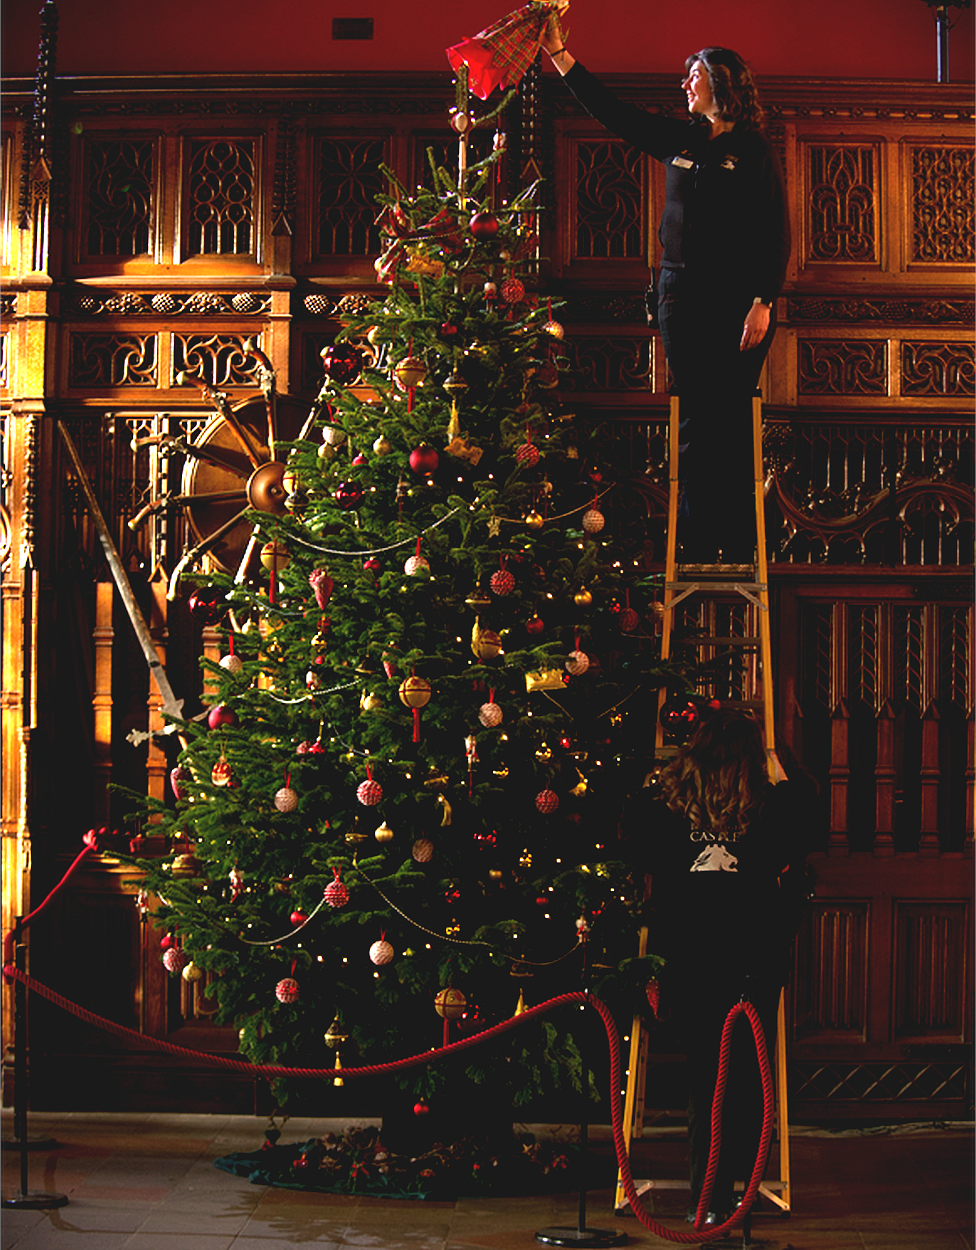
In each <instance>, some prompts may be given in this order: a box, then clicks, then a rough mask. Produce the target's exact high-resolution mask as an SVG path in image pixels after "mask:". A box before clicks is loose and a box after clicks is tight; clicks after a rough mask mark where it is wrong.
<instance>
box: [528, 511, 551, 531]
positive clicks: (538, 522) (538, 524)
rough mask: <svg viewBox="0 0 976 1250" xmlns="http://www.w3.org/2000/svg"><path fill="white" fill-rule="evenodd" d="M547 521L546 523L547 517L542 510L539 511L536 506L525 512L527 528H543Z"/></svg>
mask: <svg viewBox="0 0 976 1250" xmlns="http://www.w3.org/2000/svg"><path fill="white" fill-rule="evenodd" d="M545 523H546V518H545V517H544V516H543V515H542V513H541V512H538V511H537V510H536V509H535V508H532V509H530V510H529V511H528V512H527V513H526V514H525V528H526V529H530V530H541V529H542V527H543V525H545Z"/></svg>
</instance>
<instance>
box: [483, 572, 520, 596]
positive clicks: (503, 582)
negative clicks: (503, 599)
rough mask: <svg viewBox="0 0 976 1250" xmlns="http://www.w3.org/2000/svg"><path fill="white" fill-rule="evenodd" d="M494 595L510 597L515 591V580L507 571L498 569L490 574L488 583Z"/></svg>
mask: <svg viewBox="0 0 976 1250" xmlns="http://www.w3.org/2000/svg"><path fill="white" fill-rule="evenodd" d="M488 584H489V585H490V586H491V588H492V590H493V591H494V592H495V594H496V595H510V594H511V593H512V591H513V590H514V589H515V578H514V577H513V576H512V574H511V573H509V571H508V569H499V570H498V571H497V572H496V573H492V575H491V580H490V581H489V583H488Z"/></svg>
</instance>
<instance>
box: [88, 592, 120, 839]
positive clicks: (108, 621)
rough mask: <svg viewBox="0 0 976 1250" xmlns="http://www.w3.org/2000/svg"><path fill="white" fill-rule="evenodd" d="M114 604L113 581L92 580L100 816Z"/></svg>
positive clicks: (107, 767)
mask: <svg viewBox="0 0 976 1250" xmlns="http://www.w3.org/2000/svg"><path fill="white" fill-rule="evenodd" d="M114 606H115V584H114V582H112V580H111V578H110V579H109V580H108V581H101V582H96V583H95V628H94V630H93V631H92V641H93V643H94V650H95V682H94V690H93V692H92V711H93V713H94V722H95V723H94V739H95V742H94V745H95V773H96V776H97V779H98V784H97V786H96V787H95V791H96V794H97V795H98V797H99V800H100V802H101V803H102V805H103V806H102V810H101V812H100V813H99V819H100V820H103V821H104V820H107V819H108V784H109V782H110V781H111V780H112V650H113V643H114V640H115V630H114V628H113V626H112V611H113V608H114Z"/></svg>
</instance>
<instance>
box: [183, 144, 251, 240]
mask: <svg viewBox="0 0 976 1250" xmlns="http://www.w3.org/2000/svg"><path fill="white" fill-rule="evenodd" d="M256 147H257V145H256V143H255V140H253V139H227V138H219V139H194V140H192V141H191V142H190V144H189V151H188V154H187V166H188V167H187V199H188V203H187V207H186V213H187V223H186V233H187V241H186V248H185V252H186V255H188V256H201V255H205V256H247V255H250V254H251V253H252V252H253V251H254V249H255V237H254V228H255V189H256V187H255V149H256Z"/></svg>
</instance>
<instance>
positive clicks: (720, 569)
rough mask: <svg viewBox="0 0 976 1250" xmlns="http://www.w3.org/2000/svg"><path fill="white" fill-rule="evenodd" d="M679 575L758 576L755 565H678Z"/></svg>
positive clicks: (676, 566) (676, 568)
mask: <svg viewBox="0 0 976 1250" xmlns="http://www.w3.org/2000/svg"><path fill="white" fill-rule="evenodd" d="M675 570H676V571H677V572H678V573H685V574H689V573H690V574H693V575H694V576H695V577H696V578H698V577H724V578H726V579H728V577H729V576H730V575H732V574H735V573H751V574H752V575H753V577H755V575H756V566H755V565H754V564H676V565H675Z"/></svg>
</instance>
